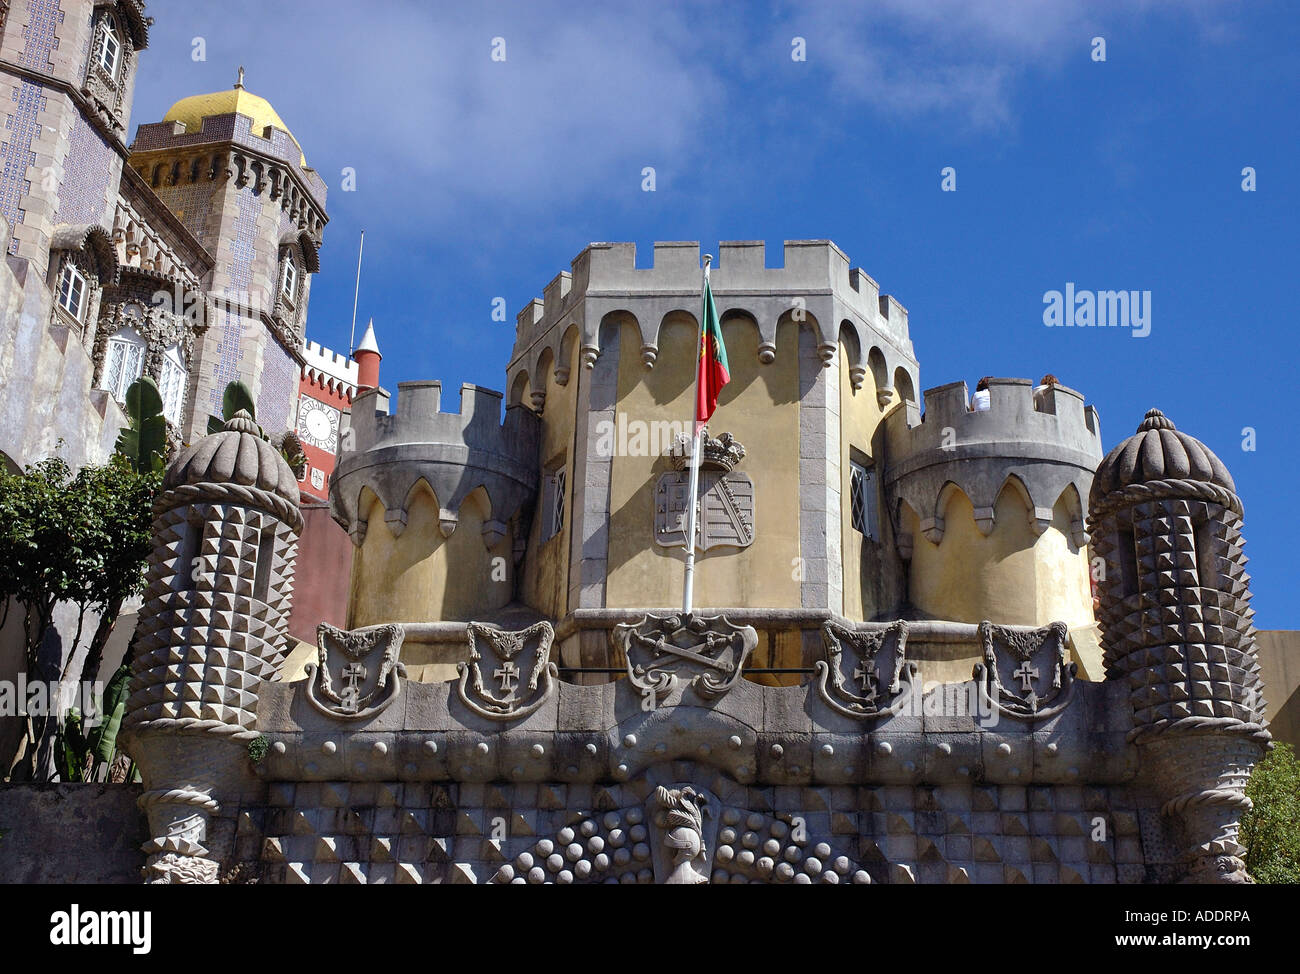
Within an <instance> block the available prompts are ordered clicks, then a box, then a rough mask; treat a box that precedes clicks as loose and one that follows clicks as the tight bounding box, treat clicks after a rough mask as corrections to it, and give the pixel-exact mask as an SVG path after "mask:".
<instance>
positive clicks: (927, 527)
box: [921, 517, 944, 544]
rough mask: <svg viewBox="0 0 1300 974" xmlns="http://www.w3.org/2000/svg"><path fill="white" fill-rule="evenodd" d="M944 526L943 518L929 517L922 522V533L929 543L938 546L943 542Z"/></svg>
mask: <svg viewBox="0 0 1300 974" xmlns="http://www.w3.org/2000/svg"><path fill="white" fill-rule="evenodd" d="M943 531H944V524H943V518H941V517H927V518H925V519H924V520H922V521H921V533H922V534H923V535H925V537H926V540H927V541H931V542H933V543H934V544H938V543H939V542H940V541H942V540H943Z"/></svg>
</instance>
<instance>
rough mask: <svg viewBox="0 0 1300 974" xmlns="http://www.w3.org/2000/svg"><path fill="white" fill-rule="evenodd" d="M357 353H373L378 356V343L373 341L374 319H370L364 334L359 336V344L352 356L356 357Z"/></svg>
mask: <svg viewBox="0 0 1300 974" xmlns="http://www.w3.org/2000/svg"><path fill="white" fill-rule="evenodd" d="M357 352H374V353H375V354H376V355H378V354H379V342H377V341H375V319H374V318H371V319H370V321H369V323H367V325H366V333H365V334H364V335H362V336H361V344H360V345H358V346H357V347H356V349H355V350H354V351H353V353H352V354H353V355H356V353H357Z"/></svg>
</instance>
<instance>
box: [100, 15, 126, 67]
mask: <svg viewBox="0 0 1300 974" xmlns="http://www.w3.org/2000/svg"><path fill="white" fill-rule="evenodd" d="M95 60H96V61H97V62H99V66H100V67H101V68H102V69H103V70H104V73H105V74H107V75H108V76H109V78H111V79H112V80H113V81H115V82H116V81H117V69H118V68H119V67H121V65H122V37H121V35H120V34H118V32H117V25H116V24H114V23H113V20H112V18H106V19H105V21H104V29H103V31H102V32H101V33H100V35H99V48H98V49H97V50H96V51H95Z"/></svg>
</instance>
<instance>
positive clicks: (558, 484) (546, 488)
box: [542, 467, 566, 541]
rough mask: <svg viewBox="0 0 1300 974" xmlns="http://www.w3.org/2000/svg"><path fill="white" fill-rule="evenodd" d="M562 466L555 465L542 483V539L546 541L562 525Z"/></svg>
mask: <svg viewBox="0 0 1300 974" xmlns="http://www.w3.org/2000/svg"><path fill="white" fill-rule="evenodd" d="M565 483H566V481H565V471H564V467H555V468H553V469H552V470H551V471H550V472H549V473H548V474H547V475H546V481H545V483H544V484H543V496H542V501H543V503H542V513H543V517H544V518H545V520H544V521H543V522H542V527H543V531H542V540H543V541H548V540H550V539H551V538H553V537H555V536H556V535H557V534H559V533H560V530H561V529H562V528H563V527H564V489H565Z"/></svg>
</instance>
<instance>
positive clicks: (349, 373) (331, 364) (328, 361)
mask: <svg viewBox="0 0 1300 974" xmlns="http://www.w3.org/2000/svg"><path fill="white" fill-rule="evenodd" d="M302 357H303V363H302V376H303V378H304V379H307V380H308V381H309V382H315V383H318V384H319V385H322V386H330V385H331V380H333V381H332V385H333V386H334V387H338V388H339V389H340V391H342V392H344V393H346V394H347V395H355V394H356V391H357V369H358V368H359V366H358V365H357V363H356V362H355V361H353V360H352V359H351V358H349V357H348V356H347V355H344V354H343V353H342V352H335V351H332V350H331V349H328V348H325V347H324V346H323V345H321V344H320V343H319V342H310V341H309V342H307V343H306V344H305V345H304V346H303V349H302Z"/></svg>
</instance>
